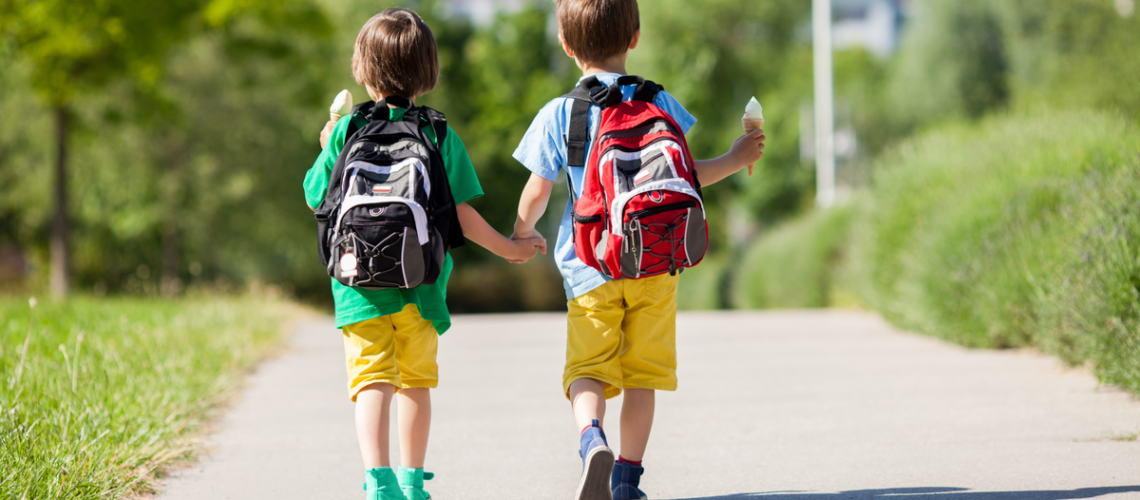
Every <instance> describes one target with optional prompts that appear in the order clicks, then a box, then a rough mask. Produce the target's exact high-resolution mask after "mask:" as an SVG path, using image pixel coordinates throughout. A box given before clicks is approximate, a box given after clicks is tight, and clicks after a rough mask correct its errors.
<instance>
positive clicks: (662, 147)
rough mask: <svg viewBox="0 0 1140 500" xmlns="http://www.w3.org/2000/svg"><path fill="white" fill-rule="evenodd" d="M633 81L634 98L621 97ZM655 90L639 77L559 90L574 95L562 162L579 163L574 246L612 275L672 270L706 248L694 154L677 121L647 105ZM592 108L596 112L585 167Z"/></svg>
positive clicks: (695, 261)
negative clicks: (580, 180) (598, 115)
mask: <svg viewBox="0 0 1140 500" xmlns="http://www.w3.org/2000/svg"><path fill="white" fill-rule="evenodd" d="M634 84H636V85H637V89H636V90H635V91H634V94H633V100H631V101H626V102H623V101H622V91H621V86H623V85H634ZM661 90H663V88H662V87H661V86H660V85H657V84H655V83H653V82H651V81H647V80H645V79H644V78H641V77H638V76H623V77H621V78H618V80H617V82H615V83H614V84H613V85H611V86H609V87H606V86H604V85H602V84H601V83H600V82H598V79H597V77H590V78H587V79H586V80H583V81H582V83H581V84H580V85H579V86H578V87H576V88H575V89H574V90H573V91H572V92H570V93H569V94H566V97H568V98H571V99H573V100H574V104H573V108H572V111H571V118H570V133H569V134H568V135H567V140H566V144H567V164H568V165H569V166H571V167H581V166H585V167H586V172H585V176H584V182H583V185H582V196H581V197H580V198H578V199H576V200H573V216H574V250H575V252H576V253H577V254H578V258H579V259H581V260H582V262H585V263H586V265H588V266H590V267H592V268H594V269H597V270H599V271H601V272H602V274H605V275H606V276H607V277H609V278H611V279H617V278H629V279H638V278H647V277H650V276H656V275H659V274H663V273H669V274H671V275H675V274H677V272H678V270H682V269H684V268H686V267H692V266H695V265H697V264H698V263H699V262H700V261H701V259H703V258H704V256H705V250H706V249H707V248H708V241H709V237H708V224H707V223H706V222H705V211H704V202H703V201H702V197H701V187H700V183H699V182H698V181H697V174H696V172H695V171H693V156H692V154H690V153H689V145H688V143H686V142H685V134H683V133H682V132H681V129H680V127H678V126H677V122H675V121H674V120H673V118H672V117H671V116H669V114H668V113H666V112H665V111H664V110H662V109H661V108H659V107H657V106H656V105H655V104H653V101H654V99H655V98H656V97H657V94H658V93H659V92H660V91H661ZM591 105H594V106H600V107H601V108H602V113H601V120H600V122H599V124H598V127H597V133H596V134H595V135H594V137H595V140H594V142H593V147H592V148H591V149H590V154H589V164H588V165H587V164H586V157H587V155H586V143H587V141H588V130H587V129H588V121H587V120H588V116H589V112H590V106H591ZM570 193H571V196H572V197H573V196H574V188H573V186H571V187H570Z"/></svg>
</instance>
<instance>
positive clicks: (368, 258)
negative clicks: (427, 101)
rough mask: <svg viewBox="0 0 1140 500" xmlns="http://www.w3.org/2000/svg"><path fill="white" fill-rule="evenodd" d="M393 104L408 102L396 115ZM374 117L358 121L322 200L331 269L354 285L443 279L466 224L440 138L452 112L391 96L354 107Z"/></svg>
mask: <svg viewBox="0 0 1140 500" xmlns="http://www.w3.org/2000/svg"><path fill="white" fill-rule="evenodd" d="M388 104H393V105H396V106H399V107H404V108H407V111H405V112H404V119H403V120H401V121H389V120H388V113H389V108H388ZM352 111H353V113H354V114H355V113H357V112H363V113H364V114H365V116H366V117H367V118H368V120H369V123H368V124H367V125H365V126H363V127H360V128H359V129H358V130H357V129H355V127H352V126H350V127H349V130H348V132H347V135H346V139H345V141H344V149H343V150H342V151H341V152H340V156H339V157H337V159H336V165H335V166H334V167H333V170H332V174H331V175H330V176H329V187H328V191H327V192H326V193H325V199H324V201H323V202H321V205H320V206H319V207H317V210H316V218H317V247H318V250H319V252H320V255H321V262H322V263H323V264H324V265H325V267H326V269H327V270H328V273H329V276H332V277H333V278H336V279H337V281H339V282H341V283H342V284H344V285H346V286H353V287H359V288H366V289H370V290H378V289H385V288H414V287H416V286H418V285H430V284H432V283H435V281H436V279H437V278H438V277H439V273H440V270H441V269H442V268H443V264H444V259H445V256H446V254H445V252H446V251H447V249H448V248H455V247H459V246H462V245H463V241H464V240H463V230H462V228H461V227H460V225H459V217H458V215H457V214H456V211H455V200H454V199H453V198H452V196H451V186H450V184H449V183H448V181H447V172H446V171H445V170H444V167H443V158H442V157H441V156H440V153H439V149H438V148H437V147H436V145H435V144H434V143H432V140H431V138H430V137H428V135H427V134H425V133H424V132H423V130H421V126H422V125H424V124H430V125H431V127H432V129H433V130H434V131H435V134H436V138H437V140H438V141H439V143H440V144H442V143H443V139H444V136H445V135H446V133H447V120H446V118H445V117H444V116H443V113H440V112H438V111H436V110H434V109H431V108H427V107H416V106H413V105H412V103H411V102H409V101H408V100H407V99H403V98H400V97H394V96H393V97H388V98H387V99H385V100H383V101H380V102H379V103H372V102H366V103H363V104H360V105H358V106H356V107H355V108H353V110H352Z"/></svg>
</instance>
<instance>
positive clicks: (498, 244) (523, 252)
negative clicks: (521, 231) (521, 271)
mask: <svg viewBox="0 0 1140 500" xmlns="http://www.w3.org/2000/svg"><path fill="white" fill-rule="evenodd" d="M455 211H456V212H457V213H458V214H459V225H460V227H462V228H463V236H465V237H466V238H467V239H469V240H471V241H474V242H475V243H476V244H478V245H479V246H481V247H483V248H486V249H487V250H490V251H491V253H493V254H495V255H498V256H499V257H502V258H504V259H507V260H509V261H511V262H514V263H520V264H521V263H523V262H526V261H528V260H530V259H533V258H534V256H535V254H537V253H538V252H542V253H543V254H546V240H545V239H543V238H542V237H541V236H536V237H531V238H526V239H519V240H512V239H509V238H507V237H506V236H503V235H501V234H499V232H498V231H496V230H495V228H493V227H491V225H490V224H488V223H487V221H486V220H485V219H483V216H482V215H479V212H478V211H476V210H475V209H474V208H472V207H471V205H468V204H466V203H460V204H459V206H457V207H455Z"/></svg>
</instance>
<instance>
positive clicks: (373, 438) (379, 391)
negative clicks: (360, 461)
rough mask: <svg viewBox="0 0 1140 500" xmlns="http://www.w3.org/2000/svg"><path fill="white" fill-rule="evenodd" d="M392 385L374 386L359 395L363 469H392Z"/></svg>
mask: <svg viewBox="0 0 1140 500" xmlns="http://www.w3.org/2000/svg"><path fill="white" fill-rule="evenodd" d="M394 392H396V386H394V385H392V384H372V385H369V386H368V387H365V388H364V389H362V390H361V391H360V392H359V393H357V394H356V439H357V441H359V442H360V456H361V457H362V458H364V468H365V469H374V468H377V467H391V466H392V465H391V460H390V458H389V456H388V423H389V421H390V417H389V411H388V409H389V408H390V407H391V406H392V394H393V393H394Z"/></svg>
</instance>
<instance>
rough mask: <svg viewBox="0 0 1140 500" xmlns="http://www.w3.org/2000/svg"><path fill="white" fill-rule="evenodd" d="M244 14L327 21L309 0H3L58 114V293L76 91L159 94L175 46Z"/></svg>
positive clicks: (39, 86) (1, 28)
mask: <svg viewBox="0 0 1140 500" xmlns="http://www.w3.org/2000/svg"><path fill="white" fill-rule="evenodd" d="M314 14H317V15H316V16H314ZM245 17H262V18H267V19H271V20H274V21H277V22H281V23H289V22H292V23H295V24H298V25H300V24H301V23H307V24H310V25H317V26H321V25H323V26H325V27H326V29H327V21H324V19H323V17H322V16H320V15H319V12H318V11H316V10H315V8H314V7H311V6H310V4H309V2H307V1H305V0H292V1H285V2H274V1H270V0H164V1H162V2H147V1H141V0H120V1H90V2H73V1H68V0H10V1H5V2H2V3H0V39H2V41H3V42H5V43H7V44H8V45H10V46H11V47H12V48H14V50H15V51H16V53H17V54H18V56H19V57H20V58H21V59H23V60H26V61H28V62H29V64H31V66H32V71H31V77H30V80H31V84H32V86H33V87H34V88H35V89H36V91H37V92H38V94H39V96H40V98H41V99H42V101H43V102H44V103H45V104H46V105H47V106H49V107H50V108H51V110H52V115H53V121H54V131H53V135H54V142H55V148H54V149H55V168H54V180H53V189H52V198H53V204H54V213H55V215H54V217H53V220H52V224H51V226H52V227H51V244H50V249H51V288H52V292H53V294H54V295H56V296H60V297H62V296H65V295H66V294H67V292H68V288H69V281H70V280H69V267H70V252H69V241H68V240H69V233H70V228H69V226H70V219H69V210H68V208H69V207H68V205H69V203H68V201H69V196H68V185H67V180H68V160H69V158H68V155H69V149H68V145H69V141H68V139H69V137H70V135H71V132H72V130H73V120H74V119H75V112H74V111H75V109H74V107H75V100H76V96H79V95H89V94H90V93H92V92H95V91H98V90H100V89H104V88H106V87H107V86H108V85H110V84H112V83H114V82H118V81H123V80H125V81H127V82H129V83H130V84H131V86H132V87H133V88H134V89H135V93H136V95H137V96H142V97H144V98H145V97H146V96H151V97H157V95H158V94H159V85H160V83H161V80H162V77H163V74H164V70H165V67H166V60H167V54H168V53H169V52H170V50H171V49H172V48H173V47H176V46H177V45H179V44H180V43H182V42H184V41H185V40H186V39H187V38H189V37H190V35H191V34H193V33H195V32H197V31H199V30H211V29H228V28H230V27H231V26H232V25H233V24H234V23H235V22H236V21H237V20H239V19H242V18H245ZM322 23H323V24H322Z"/></svg>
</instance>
